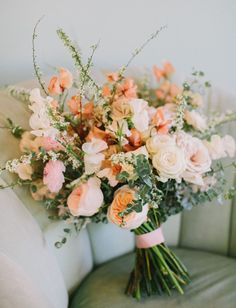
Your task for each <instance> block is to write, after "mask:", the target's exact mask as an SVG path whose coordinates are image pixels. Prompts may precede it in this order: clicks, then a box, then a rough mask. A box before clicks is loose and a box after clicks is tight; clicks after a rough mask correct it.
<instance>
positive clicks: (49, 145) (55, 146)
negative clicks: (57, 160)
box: [35, 137, 63, 151]
mask: <svg viewBox="0 0 236 308" xmlns="http://www.w3.org/2000/svg"><path fill="white" fill-rule="evenodd" d="M37 138H40V139H41V140H39V143H40V146H41V147H42V148H44V150H45V151H60V150H63V146H62V145H61V144H60V143H59V142H57V141H56V140H54V139H52V138H50V137H37ZM37 138H36V140H37ZM36 140H35V142H36Z"/></svg>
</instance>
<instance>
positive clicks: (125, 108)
mask: <svg viewBox="0 0 236 308" xmlns="http://www.w3.org/2000/svg"><path fill="white" fill-rule="evenodd" d="M111 108H112V109H111V110H112V115H111V116H112V119H114V120H117V121H119V120H122V119H124V118H127V117H128V116H129V115H130V114H131V109H130V105H129V102H128V100H127V99H118V100H117V101H115V102H114V103H113V104H112V107H111Z"/></svg>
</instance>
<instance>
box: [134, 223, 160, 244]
mask: <svg viewBox="0 0 236 308" xmlns="http://www.w3.org/2000/svg"><path fill="white" fill-rule="evenodd" d="M164 242H165V239H164V236H163V233H162V229H161V227H160V228H157V229H156V230H154V231H152V232H149V233H145V234H140V235H136V247H137V248H151V247H153V246H156V245H159V244H161V243H164Z"/></svg>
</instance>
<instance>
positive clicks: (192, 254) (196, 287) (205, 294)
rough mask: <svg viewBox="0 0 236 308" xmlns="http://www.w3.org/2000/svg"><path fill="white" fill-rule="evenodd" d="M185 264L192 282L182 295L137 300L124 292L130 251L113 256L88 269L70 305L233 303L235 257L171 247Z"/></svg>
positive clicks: (116, 307)
mask: <svg viewBox="0 0 236 308" xmlns="http://www.w3.org/2000/svg"><path fill="white" fill-rule="evenodd" d="M174 251H175V252H176V254H177V255H178V256H179V257H180V258H181V259H182V260H183V261H184V263H185V265H186V266H187V267H188V269H189V272H190V275H191V278H192V282H191V284H190V285H188V286H187V287H186V288H185V295H184V296H181V295H179V294H177V293H175V294H174V295H172V296H171V297H168V296H165V295H164V296H162V297H159V296H153V297H150V298H146V299H143V300H141V301H140V302H137V301H136V300H135V299H133V298H132V297H127V296H126V295H125V294H124V289H125V286H126V283H127V280H128V277H129V273H130V271H131V270H132V267H133V262H134V254H128V255H125V256H123V257H120V258H117V259H114V260H112V261H110V262H108V263H106V264H105V265H103V266H101V267H99V268H98V269H96V270H95V271H94V272H92V273H91V274H90V275H89V276H88V277H87V278H86V279H85V281H84V282H83V283H82V285H81V286H80V288H79V289H78V290H77V292H76V293H75V295H74V297H73V298H72V301H71V305H70V308H129V307H133V306H134V305H135V307H140V308H141V307H142V308H149V307H150V308H153V307H165V308H171V307H175V308H176V307H186V308H191V307H202V308H205V307H208V308H218V307H219V308H221V307H224V308H233V307H235V303H236V288H235V286H236V260H234V259H231V258H227V257H223V256H220V255H216V254H212V253H206V252H201V251H197V250H187V249H174Z"/></svg>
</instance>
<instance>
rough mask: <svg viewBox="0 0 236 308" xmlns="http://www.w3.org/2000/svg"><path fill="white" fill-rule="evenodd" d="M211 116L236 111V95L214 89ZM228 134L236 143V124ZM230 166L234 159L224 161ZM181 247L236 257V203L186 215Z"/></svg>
mask: <svg viewBox="0 0 236 308" xmlns="http://www.w3.org/2000/svg"><path fill="white" fill-rule="evenodd" d="M207 108H208V114H210V112H212V111H217V112H220V113H223V112H225V111H227V110H233V111H235V110H236V96H235V95H233V94H230V93H226V92H225V91H223V90H221V89H219V88H213V89H212V90H211V91H210V92H209V97H208V106H207ZM222 132H223V133H224V134H226V133H227V134H229V135H232V136H233V137H234V138H235V140H236V125H235V122H232V123H228V124H227V125H225V126H224V127H223V128H222ZM222 162H223V165H228V164H229V163H230V162H232V159H231V160H229V159H224V160H223V161H222ZM226 170H227V171H226V173H227V187H228V188H230V187H232V186H235V183H236V181H235V179H236V178H235V168H234V167H233V166H231V168H228V169H226ZM180 245H181V246H183V247H190V248H196V249H203V250H208V251H212V252H217V253H220V254H225V255H230V256H235V257H236V200H235V199H234V200H233V201H232V200H229V201H224V200H223V204H220V203H219V202H218V203H217V201H215V200H214V201H213V202H211V203H208V204H206V205H204V206H201V205H200V206H199V207H197V208H194V209H193V210H191V211H185V212H184V213H183V215H182V225H181V235H180Z"/></svg>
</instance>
